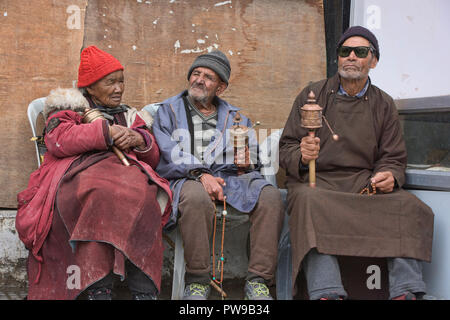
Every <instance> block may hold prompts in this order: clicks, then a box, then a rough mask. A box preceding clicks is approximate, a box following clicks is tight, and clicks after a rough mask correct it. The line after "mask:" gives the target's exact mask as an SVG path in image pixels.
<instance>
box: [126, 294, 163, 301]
mask: <svg viewBox="0 0 450 320" xmlns="http://www.w3.org/2000/svg"><path fill="white" fill-rule="evenodd" d="M131 296H132V297H133V300H157V298H156V295H155V294H152V293H132V294H131Z"/></svg>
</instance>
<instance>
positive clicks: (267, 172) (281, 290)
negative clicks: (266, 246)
mask: <svg viewBox="0 0 450 320" xmlns="http://www.w3.org/2000/svg"><path fill="white" fill-rule="evenodd" d="M282 133H283V129H280V130H277V131H275V132H273V133H272V134H271V135H270V136H268V137H267V138H266V139H265V140H264V141H263V142H262V143H261V144H260V149H261V152H260V159H261V162H262V163H263V165H264V167H263V168H262V169H261V174H262V175H263V176H264V178H266V179H267V180H268V181H270V182H271V183H272V185H273V186H274V187H277V188H278V185H277V180H276V173H277V171H278V170H277V169H278V145H279V142H280V138H281V135H282ZM279 191H280V193H281V198H282V199H283V203H285V204H286V197H287V189H279ZM276 292H277V299H278V300H292V253H291V239H290V234H289V215H288V214H287V210H286V212H285V215H284V222H283V228H282V230H281V235H280V240H279V242H278V263H277V274H276Z"/></svg>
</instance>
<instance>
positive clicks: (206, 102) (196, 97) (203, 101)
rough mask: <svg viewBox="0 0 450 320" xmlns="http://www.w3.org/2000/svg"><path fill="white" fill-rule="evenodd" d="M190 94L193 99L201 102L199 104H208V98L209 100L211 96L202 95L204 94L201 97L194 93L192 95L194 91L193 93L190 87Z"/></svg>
mask: <svg viewBox="0 0 450 320" xmlns="http://www.w3.org/2000/svg"><path fill="white" fill-rule="evenodd" d="M188 96H189V98H191V100H192V101H193V102H196V103H199V104H201V105H203V106H206V105H207V104H208V100H209V98H210V97H209V96H208V95H206V94H205V95H202V96H200V97H198V96H194V95H192V93H191V89H189V90H188Z"/></svg>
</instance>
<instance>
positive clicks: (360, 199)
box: [280, 75, 434, 283]
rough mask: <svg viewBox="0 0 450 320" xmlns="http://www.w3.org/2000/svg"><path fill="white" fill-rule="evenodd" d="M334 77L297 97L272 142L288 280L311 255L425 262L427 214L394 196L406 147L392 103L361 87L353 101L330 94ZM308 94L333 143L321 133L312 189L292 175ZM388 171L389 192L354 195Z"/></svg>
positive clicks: (410, 198)
mask: <svg viewBox="0 0 450 320" xmlns="http://www.w3.org/2000/svg"><path fill="white" fill-rule="evenodd" d="M338 89H339V76H338V75H335V76H334V77H332V78H330V79H328V80H322V81H320V82H316V83H314V84H311V85H310V86H309V87H307V88H305V89H304V90H303V91H302V92H301V93H300V95H298V96H297V98H296V100H295V102H294V105H293V108H292V110H291V113H290V115H289V118H288V120H287V122H286V125H285V128H284V131H283V135H282V137H281V139H280V166H281V167H282V168H284V169H285V170H286V174H287V182H286V186H287V188H288V196H287V202H288V212H289V214H290V220H289V226H290V236H291V245H292V255H293V259H292V260H293V262H292V263H293V274H292V276H293V281H294V283H295V280H296V278H297V275H298V272H299V271H300V269H301V262H302V260H303V258H304V256H305V255H306V254H307V253H308V251H309V250H310V249H311V248H317V250H318V251H319V252H321V253H325V254H333V255H347V256H365V257H409V258H415V259H419V260H425V261H431V247H432V239H433V219H434V215H433V212H432V211H431V209H430V208H429V207H428V206H427V205H425V204H424V203H423V202H422V201H420V200H419V199H418V198H417V197H415V196H414V195H412V194H411V193H409V192H406V191H404V190H402V189H401V186H402V185H403V184H404V181H405V167H406V159H407V155H406V147H405V143H404V140H403V135H402V130H401V126H400V122H399V121H398V113H397V109H396V107H395V104H394V101H393V99H392V98H391V97H390V96H389V95H387V94H386V93H385V92H383V91H382V90H380V89H379V88H377V87H375V86H373V85H371V84H369V87H368V90H367V92H366V94H365V95H364V96H363V97H361V98H356V97H347V96H341V95H338V94H337V92H338ZM310 90H312V91H313V92H314V93H315V96H316V99H317V103H318V104H319V105H320V106H321V107H322V108H323V114H324V115H325V117H326V118H327V120H328V122H329V123H330V125H331V127H332V128H333V130H334V131H335V132H336V133H337V134H338V135H339V141H337V142H336V141H334V140H332V134H331V133H330V130H329V129H328V128H327V127H326V126H325V124H324V127H322V128H320V129H318V130H316V136H318V137H319V138H320V152H319V158H318V159H317V160H316V184H317V187H316V188H315V189H313V188H310V187H309V183H308V182H309V181H308V180H309V176H308V170H305V169H300V159H301V152H300V141H301V139H302V138H303V137H304V136H306V135H307V134H308V131H307V129H305V128H302V127H301V125H300V124H301V116H300V107H302V106H303V105H304V104H305V103H306V100H307V95H308V93H309V91H310ZM380 171H391V172H392V173H393V175H394V178H395V180H396V186H397V187H396V188H395V190H394V192H392V193H389V194H380V193H377V194H376V195H373V196H368V195H360V194H359V192H360V191H361V190H362V189H363V188H364V187H366V186H367V185H368V183H369V182H370V178H371V177H372V176H373V175H374V174H375V173H376V172H380Z"/></svg>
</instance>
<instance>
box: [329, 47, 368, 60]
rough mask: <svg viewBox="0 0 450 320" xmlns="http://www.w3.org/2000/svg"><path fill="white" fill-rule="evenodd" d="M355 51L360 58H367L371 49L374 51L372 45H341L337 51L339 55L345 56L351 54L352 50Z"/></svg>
mask: <svg viewBox="0 0 450 320" xmlns="http://www.w3.org/2000/svg"><path fill="white" fill-rule="evenodd" d="M352 51H353V52H354V53H355V55H356V56H357V57H358V58H365V57H367V55H368V54H369V51H371V52H372V53H373V49H372V48H371V47H344V46H342V47H340V48H339V49H338V51H337V54H338V55H339V57H342V58H345V57H348V56H349V55H350V53H351V52H352Z"/></svg>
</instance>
